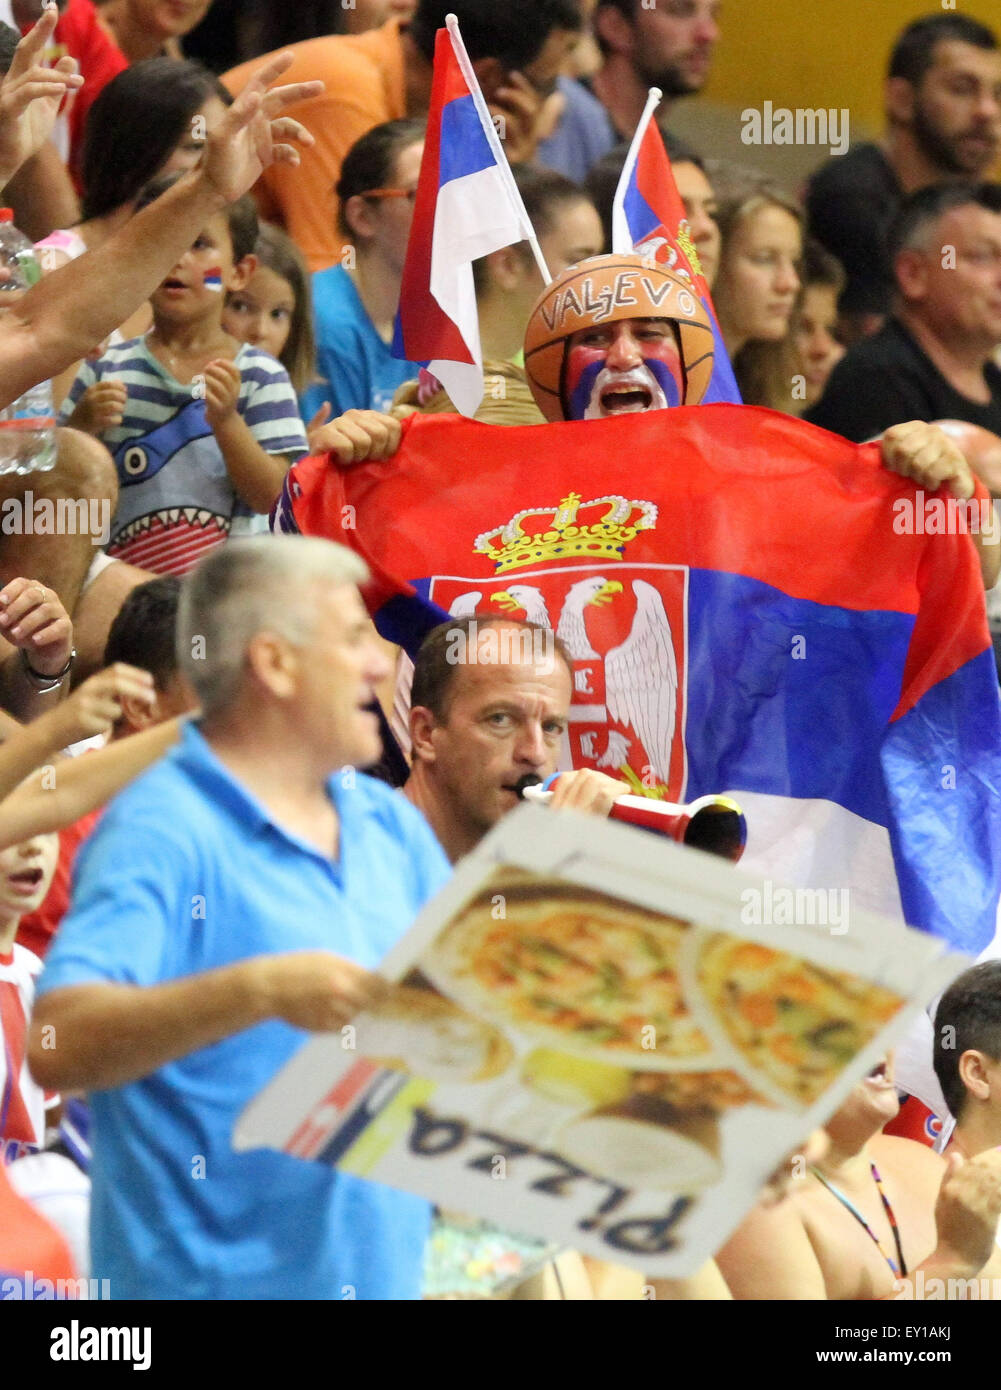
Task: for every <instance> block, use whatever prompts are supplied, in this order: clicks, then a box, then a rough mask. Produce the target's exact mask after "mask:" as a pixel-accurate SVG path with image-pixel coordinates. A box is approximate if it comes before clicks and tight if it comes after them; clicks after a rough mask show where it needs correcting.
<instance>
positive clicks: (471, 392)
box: [393, 15, 550, 416]
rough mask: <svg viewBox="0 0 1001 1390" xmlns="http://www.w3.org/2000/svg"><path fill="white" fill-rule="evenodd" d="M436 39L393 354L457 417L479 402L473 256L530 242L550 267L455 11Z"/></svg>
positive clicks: (542, 266)
mask: <svg viewBox="0 0 1001 1390" xmlns="http://www.w3.org/2000/svg"><path fill="white" fill-rule="evenodd" d="M446 23H447V25H448V28H447V29H439V30H438V34H437V38H436V40H435V51H434V79H433V83H432V87H431V110H430V113H429V115H428V130H427V140H426V142H425V146H424V158H423V161H422V163H421V174H420V180H419V182H418V185H417V200H416V203H415V205H414V220H413V226H412V228H411V231H410V241H409V243H408V245H407V259H406V264H405V265H404V269H403V283H402V287H401V291H400V308H399V312H398V314H397V317H396V333H395V336H394V339H393V356H394V357H399V358H402V359H403V360H404V361H409V362H419V363H421V364H422V365H424V366H426V367H428V368H429V369H430V370H431V371H432V372H433V373H434V375H435V376H436V377H437V378H438V380H439V381H440V382H441V384H442V385H443V386H444V388H445V390H446V391H447V392H448V394H449V396H450V397H451V399H452V401H453V403H454V404H455V406H456V408H457V409H458V410H460V411H461V412H462V414H463V415H468V416H472V415H475V413H476V411H477V408H478V407H479V404H480V401H481V400H482V399H483V359H482V354H481V351H480V328H479V320H478V318H477V313H476V290H475V288H474V285H473V261H475V260H477V259H478V258H479V257H480V256H487V255H489V254H490V252H491V251H499V250H500V249H501V248H502V247H504V246H511V245H512V244H514V243H515V242H519V241H529V242H530V243H531V245H532V250H533V252H534V253H535V258H536V262H537V263H538V266H539V270H540V273H541V274H542V276H543V282H544V283H545V284H548V283H549V279H550V276H549V272H548V270H547V269H546V264H545V261H544V260H543V258H542V253H541V251H540V250H539V244H538V241H537V239H536V236H535V232H534V230H533V228H532V224H531V222H530V221H529V219H528V213H527V212H526V211H525V205H524V203H523V202H522V200H521V195H520V193H519V192H518V189H517V187H516V185H515V182H514V177H513V175H512V174H511V170H510V167H509V166H508V162H507V159H506V157H505V155H504V151H503V149H502V148H501V143H500V140H499V138H498V135H497V131H496V130H495V129H494V124H493V121H492V120H491V118H490V113H489V111H488V110H487V105H486V102H485V101H484V99H483V93H482V92H481V91H480V86H479V83H478V82H477V80H476V74H475V73H474V72H473V67H472V64H471V63H470V61H469V55H468V54H467V53H466V49H465V46H464V44H463V42H462V37H461V35H460V34H459V26H458V23H457V21H456V18H455V16H454V15H449V16H448V17H447V20H446Z"/></svg>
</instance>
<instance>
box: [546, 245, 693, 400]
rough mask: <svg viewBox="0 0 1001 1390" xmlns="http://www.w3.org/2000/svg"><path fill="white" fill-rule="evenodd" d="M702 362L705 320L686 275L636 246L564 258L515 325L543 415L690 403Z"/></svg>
mask: <svg viewBox="0 0 1001 1390" xmlns="http://www.w3.org/2000/svg"><path fill="white" fill-rule="evenodd" d="M712 367H713V331H712V324H711V323H710V321H709V315H708V313H707V312H706V310H705V309H704V308H703V306H702V304H701V303H700V301H699V299H698V298H697V296H696V295H695V294H694V293H693V291H692V286H691V283H690V282H689V281H688V280H687V279H686V278H683V277H682V276H680V275H677V274H675V273H674V272H673V271H672V270H669V269H667V267H665V266H662V265H658V264H656V263H655V262H652V261H648V260H646V259H644V258H643V257H641V256H594V257H593V258H592V259H591V260H587V261H581V263H580V264H579V265H576V266H571V267H570V269H569V270H567V271H566V272H565V273H564V274H563V275H561V276H560V277H559V278H558V279H557V280H555V281H554V282H553V284H552V285H550V286H549V287H548V289H547V290H546V291H545V292H544V294H543V295H542V296H541V297H540V299H539V300H538V301H537V303H536V305H535V308H534V309H533V311H532V315H531V318H530V319H529V322H528V330H527V332H526V334H525V372H526V374H527V376H528V382H529V385H530V387H531V389H532V394H533V395H534V396H535V399H536V401H537V402H538V406H539V409H540V410H541V411H542V413H543V414H544V415H545V417H546V419H547V420H551V421H558V420H596V419H603V418H605V417H607V416H610V415H631V414H636V413H639V412H641V411H646V410H664V409H666V408H668V407H670V406H676V405H697V404H698V403H699V401H701V399H702V397H703V395H704V394H705V390H706V387H707V386H708V385H709V379H710V377H711V375H712Z"/></svg>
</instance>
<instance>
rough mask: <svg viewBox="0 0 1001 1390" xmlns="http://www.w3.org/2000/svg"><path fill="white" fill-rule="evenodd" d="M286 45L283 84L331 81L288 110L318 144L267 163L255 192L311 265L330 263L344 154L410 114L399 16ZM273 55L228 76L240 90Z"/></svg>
mask: <svg viewBox="0 0 1001 1390" xmlns="http://www.w3.org/2000/svg"><path fill="white" fill-rule="evenodd" d="M289 52H291V53H293V54H294V55H295V61H294V62H293V64H292V66H291V67H290V68H289V70H288V72H285V73H283V74H282V76H281V77H280V78H279V79H278V83H279V84H282V85H284V84H285V83H287V82H312V81H316V80H319V81H321V82H323V83H324V84H325V86H326V90H325V91H324V92H323V93H321V95H320V96H318V97H314V98H313V99H312V100H311V101H303V102H300V103H299V104H298V105H296V106H291V107H289V109H288V111H287V112H286V113H285V114H286V115H289V116H294V117H295V119H296V120H297V121H301V122H302V124H303V125H304V126H305V127H306V129H307V130H308V131H309V132H310V134H311V135H312V136H313V137H314V138H315V140H316V144H315V145H312V146H309V147H306V146H305V145H303V146H299V154H300V156H301V159H302V163H301V164H300V165H299V166H298V168H295V167H293V166H292V165H290V164H272V166H271V167H270V168H269V169H265V171H264V173H263V174H262V176H261V178H260V179H259V180H258V182H257V185H256V187H255V188H254V194H255V196H256V198H257V203H258V207H259V209H260V212H261V216H262V217H266V218H268V219H269V220H270V221H274V222H279V223H281V224H282V225H283V226H284V227H285V230H286V231H287V232H288V234H289V236H290V237H291V238H292V240H293V241H294V242H295V243H296V245H297V246H298V247H299V249H300V250H301V251H302V253H303V255H304V256H305V257H306V261H307V263H308V265H309V268H310V270H325V269H326V268H327V267H328V266H330V265H333V264H334V262H335V261H337V260H339V259H340V255H341V250H342V248H343V246H344V239H343V238H342V236H341V234H340V232H339V231H338V230H337V198H336V196H335V194H334V185H335V184H336V183H337V180H338V178H339V177H340V172H341V164H342V163H343V162H344V156H345V155H346V154H347V152H348V150H349V149H350V148H351V146H352V145H353V144H354V143H355V141H356V140H358V139H360V138H361V136H363V135H365V134H367V132H368V131H370V130H371V129H372V127H373V126H377V125H381V124H382V123H383V121H396V120H400V119H401V118H402V117H403V116H405V115H406V99H405V90H404V81H403V47H402V44H401V42H400V21H399V20H397V19H391V20H389V22H388V23H386V24H384V25H382V27H381V28H379V29H370V30H368V32H367V33H364V34H350V35H349V34H331V35H328V36H326V37H324V38H319V39H308V40H307V41H306V42H305V43H294V44H292V45H291V46H290V48H289ZM272 56H273V55H272V54H265V55H264V56H263V57H261V58H254V59H252V60H251V61H250V62H249V63H243V64H241V66H240V67H238V68H233V70H232V71H231V72H227V73H226V74H225V75H224V76H223V79H222V80H223V82H224V83H225V85H226V87H228V89H229V90H230V91H231V92H232V93H233V95H234V96H237V95H239V93H240V92H241V91H242V90H243V88H244V87H245V86H246V84H247V83H248V82H249V81H250V79H251V78H252V77H253V76H254V75H255V74H256V72H257V70H258V69H259V68H260V67H261V66H262V65H263V64H264V63H265V62H266V60H267V59H268V58H270V57H272Z"/></svg>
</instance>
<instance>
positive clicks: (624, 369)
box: [563, 319, 685, 420]
mask: <svg viewBox="0 0 1001 1390" xmlns="http://www.w3.org/2000/svg"><path fill="white" fill-rule="evenodd" d="M684 395H685V374H684V369H683V367H682V365H681V354H680V352H679V351H678V341H677V338H676V337H675V333H674V328H673V326H672V324H671V321H670V319H620V320H619V321H618V322H616V323H605V324H596V325H595V326H594V327H592V328H582V329H580V330H579V331H578V332H577V333H574V334H572V335H571V337H570V338H569V339H568V340H567V355H566V370H565V374H564V391H563V406H564V410H565V411H566V418H567V419H568V420H601V419H605V418H607V417H608V416H611V415H635V414H639V413H640V412H642V411H646V410H666V409H667V408H668V407H670V406H675V405H680V404H681V402H682V400H683V399H684Z"/></svg>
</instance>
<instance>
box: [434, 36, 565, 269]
mask: <svg viewBox="0 0 1001 1390" xmlns="http://www.w3.org/2000/svg"><path fill="white" fill-rule="evenodd" d="M445 23H446V25H447V26H448V36H449V38H450V39H451V40H452V49H453V51H454V53H455V57H456V60H457V62H458V64H459V68H460V70H461V72H462V75H463V77H464V78H465V79H466V82H467V83H468V84H469V90H470V92H471V93H472V96H473V104H474V105H475V107H476V113H477V115H478V116H479V118H480V124H481V125H482V126H483V133H484V134H485V135H486V137H487V142H488V144H489V145H490V148H491V150H492V151H493V155H494V158H495V159H496V160H497V164H498V166H499V168H500V170H501V177H502V179H503V183H504V187H505V188H506V189H507V195H508V197H509V198H510V200H511V205H512V207H513V208H514V211H515V213H516V215H517V217H518V220H519V222H520V223H521V224H522V230H523V231H524V233H525V240H526V241H527V242H528V244H529V246H531V248H532V255H533V256H534V257H535V264H536V265H537V266H538V267H539V274H540V275H541V276H542V283H543V284H544V285H549V284H551V283H552V279H553V277H552V276H551V275H550V273H549V267H548V266H547V265H546V258H545V256H543V254H542V248H541V246H540V245H539V239H538V237H537V236H536V235H535V228H534V227H533V226H532V223H531V221H530V220H529V216H528V213H527V211H526V209H525V204H524V201H523V200H522V196H521V194H520V193H519V192H518V185H517V184H516V183H515V181H514V175H513V174H512V173H511V166H510V164H509V163H508V162H507V155H506V154H505V153H504V147H503V145H502V144H501V142H500V138H499V136H498V134H497V129H496V127H495V126H494V123H493V118H492V116H491V115H490V112H489V110H488V109H487V103H486V101H485V100H484V98H483V93H482V92H481V90H480V84H479V81H478V79H477V77H476V73H475V72H474V71H473V65H472V63H471V62H470V61H469V54H468V53H467V52H466V45H465V44H464V43H463V42H462V35H461V34H460V33H459V21H458V19H457V18H456V16H455V15H454V14H450V15H446V16H445Z"/></svg>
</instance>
